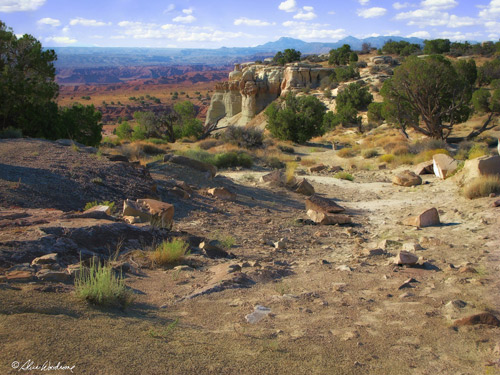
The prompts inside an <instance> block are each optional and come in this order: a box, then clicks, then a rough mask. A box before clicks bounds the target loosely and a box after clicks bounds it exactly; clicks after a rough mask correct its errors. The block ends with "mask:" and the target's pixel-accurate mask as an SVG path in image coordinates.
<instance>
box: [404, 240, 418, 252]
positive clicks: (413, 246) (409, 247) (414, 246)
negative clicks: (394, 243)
mask: <svg viewBox="0 0 500 375" xmlns="http://www.w3.org/2000/svg"><path fill="white" fill-rule="evenodd" d="M403 250H405V251H417V250H423V248H422V246H420V245H419V244H418V243H414V242H406V243H404V244H403Z"/></svg>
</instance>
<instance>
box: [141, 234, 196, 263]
mask: <svg viewBox="0 0 500 375" xmlns="http://www.w3.org/2000/svg"><path fill="white" fill-rule="evenodd" d="M188 249H189V245H188V244H187V243H186V242H185V241H183V240H181V239H178V238H175V239H172V240H170V241H168V242H167V241H163V242H162V243H161V244H160V245H159V246H158V247H157V248H156V249H155V250H154V251H153V252H151V253H150V254H149V257H150V259H151V260H152V261H153V263H154V264H156V265H159V266H166V265H169V264H175V263H178V262H180V261H181V260H182V258H183V257H184V256H185V255H189V250H188Z"/></svg>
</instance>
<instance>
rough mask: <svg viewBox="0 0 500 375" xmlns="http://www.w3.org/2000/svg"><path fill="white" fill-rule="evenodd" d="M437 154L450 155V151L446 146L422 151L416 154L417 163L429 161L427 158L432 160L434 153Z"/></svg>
mask: <svg viewBox="0 0 500 375" xmlns="http://www.w3.org/2000/svg"><path fill="white" fill-rule="evenodd" d="M437 154H446V155H449V154H450V153H449V152H448V150H445V149H444V148H438V149H435V150H427V151H422V152H420V153H418V154H417V155H416V156H415V163H417V164H418V163H422V162H424V161H427V160H431V159H432V157H433V156H434V155H437Z"/></svg>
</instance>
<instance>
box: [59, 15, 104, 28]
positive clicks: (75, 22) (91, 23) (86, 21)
mask: <svg viewBox="0 0 500 375" xmlns="http://www.w3.org/2000/svg"><path fill="white" fill-rule="evenodd" d="M69 24H70V25H71V26H76V25H81V26H90V27H99V26H107V25H111V23H106V22H101V21H96V20H89V19H87V18H81V17H77V18H73V19H72V20H71V21H69Z"/></svg>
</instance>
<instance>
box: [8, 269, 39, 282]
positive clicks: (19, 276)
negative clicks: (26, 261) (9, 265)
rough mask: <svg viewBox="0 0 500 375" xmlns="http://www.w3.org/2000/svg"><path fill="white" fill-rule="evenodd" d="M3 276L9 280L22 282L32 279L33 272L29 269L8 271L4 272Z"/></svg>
mask: <svg viewBox="0 0 500 375" xmlns="http://www.w3.org/2000/svg"><path fill="white" fill-rule="evenodd" d="M5 278H6V280H7V281H10V282H17V283H24V282H28V281H32V280H33V272H31V271H9V272H7V273H6V274H5Z"/></svg>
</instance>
